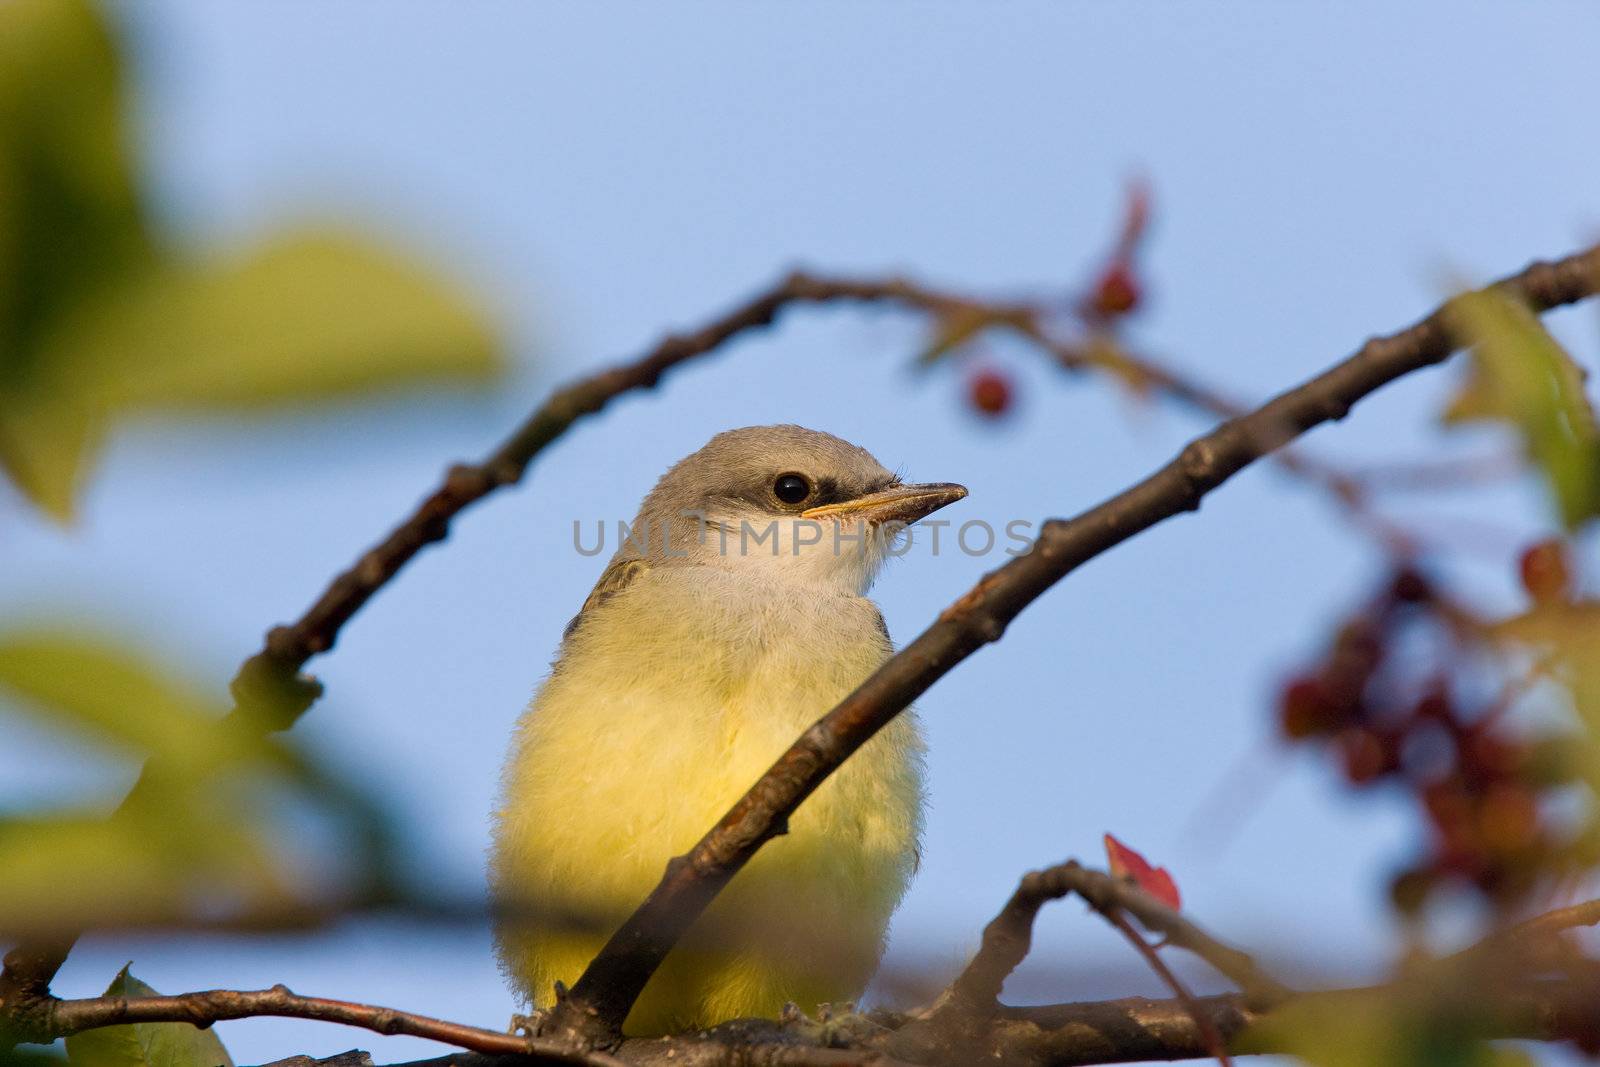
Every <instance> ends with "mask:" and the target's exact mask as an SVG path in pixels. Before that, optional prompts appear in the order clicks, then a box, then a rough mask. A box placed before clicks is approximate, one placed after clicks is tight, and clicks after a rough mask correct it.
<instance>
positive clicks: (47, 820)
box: [0, 789, 289, 940]
mask: <svg viewBox="0 0 1600 1067" xmlns="http://www.w3.org/2000/svg"><path fill="white" fill-rule="evenodd" d="M242 799H243V798H242V797H240V796H237V795H235V796H217V795H214V794H209V793H205V792H201V791H193V792H190V791H184V790H179V789H164V790H159V791H156V792H155V793H154V794H151V793H148V792H147V794H146V795H145V797H144V798H143V799H142V801H141V803H140V804H139V805H137V806H136V808H134V809H133V810H130V811H124V812H120V813H118V814H117V815H116V816H115V817H112V818H107V817H106V816H105V814H104V813H101V812H79V813H75V814H57V815H51V816H45V817H37V818H13V819H0V870H4V871H5V877H4V878H3V879H0V940H9V939H11V938H22V937H29V936H40V935H52V934H58V933H60V932H62V931H66V930H84V929H92V928H94V927H97V926H127V925H138V924H141V923H152V922H174V921H181V920H183V919H185V918H188V917H192V916H194V915H196V914H200V915H213V916H220V915H226V914H231V913H234V912H237V911H240V910H248V909H249V908H251V907H256V908H264V907H268V906H271V905H274V904H278V905H281V904H283V903H284V902H285V901H286V900H288V899H289V894H288V890H287V889H286V888H285V881H284V878H283V877H282V876H281V875H280V874H278V873H277V872H276V869H275V865H274V855H273V853H272V851H271V850H270V848H269V846H268V843H267V841H266V839H265V837H264V836H263V834H262V832H261V827H260V826H259V825H258V824H259V822H260V816H259V815H256V814H255V813H253V812H251V811H250V810H249V809H248V807H246V806H245V805H244V804H242V803H241V800H242Z"/></svg>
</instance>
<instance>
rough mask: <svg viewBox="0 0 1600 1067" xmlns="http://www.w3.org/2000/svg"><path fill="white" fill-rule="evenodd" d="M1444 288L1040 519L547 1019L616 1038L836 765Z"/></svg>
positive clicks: (1316, 400) (1580, 290) (1433, 328)
mask: <svg viewBox="0 0 1600 1067" xmlns="http://www.w3.org/2000/svg"><path fill="white" fill-rule="evenodd" d="M1498 284H1499V285H1500V286H1502V287H1504V288H1505V289H1507V290H1510V291H1511V292H1513V293H1515V294H1516V295H1518V296H1519V297H1520V298H1522V299H1523V300H1525V301H1526V302H1527V303H1528V304H1529V305H1530V306H1531V307H1533V308H1535V309H1537V310H1540V311H1543V310H1548V309H1550V308H1553V307H1557V306H1559V305H1562V304H1569V303H1572V302H1575V301H1577V300H1581V299H1583V298H1585V297H1588V296H1592V295H1594V293H1595V292H1596V290H1597V288H1600V246H1596V247H1593V248H1590V249H1588V250H1586V251H1584V252H1581V253H1578V254H1576V255H1573V256H1570V257H1568V258H1566V259H1563V260H1560V261H1557V262H1554V263H1535V264H1532V265H1531V266H1529V267H1528V268H1527V269H1525V270H1523V271H1522V272H1521V273H1519V274H1517V275H1514V276H1512V277H1510V278H1507V279H1505V280H1504V281H1502V282H1500V283H1498ZM1453 307H1454V302H1451V303H1448V304H1446V305H1444V306H1443V307H1441V308H1439V309H1438V310H1436V311H1434V312H1433V313H1432V314H1430V315H1429V316H1428V317H1427V318H1425V319H1423V320H1422V321H1420V322H1418V323H1417V324H1415V325H1413V326H1411V327H1409V328H1407V329H1405V330H1402V331H1400V332H1399V333H1396V334H1393V335H1391V336H1388V337H1382V338H1374V339H1373V340H1370V341H1368V342H1367V343H1366V344H1365V345H1363V346H1362V347H1361V349H1360V350H1359V351H1357V352H1356V353H1355V354H1354V355H1352V356H1350V357H1349V358H1348V359H1346V360H1344V361H1343V362H1341V363H1339V364H1336V365H1335V366H1333V367H1332V368H1330V369H1329V370H1327V371H1325V372H1323V373H1322V374H1319V375H1317V376H1316V377H1314V378H1312V379H1310V380H1309V381H1307V382H1305V383H1304V384H1302V385H1300V386H1298V387H1296V388H1294V389H1291V390H1289V391H1288V392H1285V393H1283V394H1281V395H1279V396H1278V397H1276V398H1275V399H1273V400H1272V401H1270V402H1268V403H1267V404H1266V405H1264V406H1262V407H1260V408H1258V409H1256V410H1255V411H1253V412H1251V413H1250V414H1248V415H1244V416H1242V417H1240V418H1235V419H1230V420H1229V421H1227V422H1225V423H1223V424H1222V425H1221V426H1219V427H1218V428H1217V429H1215V430H1214V431H1212V432H1211V433H1209V434H1206V435H1204V436H1202V437H1199V438H1196V439H1195V440H1194V441H1192V442H1190V444H1189V445H1188V446H1187V447H1186V448H1184V449H1183V451H1182V452H1181V453H1180V454H1179V455H1178V456H1177V457H1176V458H1175V459H1173V460H1172V461H1171V462H1170V463H1168V464H1167V465H1166V466H1165V467H1163V468H1162V469H1161V470H1159V471H1157V472H1156V473H1154V474H1152V475H1151V476H1150V477H1148V478H1146V479H1145V480H1144V481H1142V482H1140V483H1138V484H1137V485H1135V486H1133V487H1132V488H1130V489H1128V490H1126V491H1124V492H1122V493H1119V494H1118V495H1116V496H1115V497H1112V498H1111V499H1110V500H1107V501H1106V502H1104V503H1102V504H1100V505H1099V506H1097V507H1094V508H1091V509H1090V510H1089V511H1086V512H1084V513H1083V514H1081V515H1079V516H1078V517H1077V518H1075V519H1072V520H1061V519H1053V520H1051V521H1049V522H1047V523H1045V524H1044V526H1043V527H1042V529H1041V531H1040V535H1039V538H1038V540H1037V541H1036V542H1035V543H1034V546H1033V548H1032V550H1031V551H1030V552H1028V553H1027V554H1026V555H1023V556H1020V557H1018V558H1016V559H1014V560H1012V561H1011V562H1010V563H1008V564H1006V565H1005V566H1004V567H1001V568H999V569H998V570H995V571H993V572H991V573H989V574H988V575H985V576H984V578H983V579H982V580H981V581H979V583H978V584H977V585H976V586H975V587H973V588H972V589H971V590H969V591H968V592H967V593H966V594H965V595H963V596H962V597H961V598H960V599H958V600H957V601H956V602H955V603H954V604H952V605H950V607H948V608H946V609H945V611H944V612H943V613H942V614H941V615H940V616H939V618H938V620H937V621H935V622H934V623H933V625H932V626H930V627H929V628H928V629H926V630H924V631H923V632H922V634H921V635H919V636H918V637H917V638H916V639H915V640H914V641H912V642H911V644H909V645H907V646H906V647H905V648H904V649H903V650H902V651H901V652H900V653H899V654H898V655H896V656H894V657H893V658H892V659H890V660H889V661H888V662H886V663H885V664H884V665H883V666H882V667H880V668H879V669H878V670H877V671H875V672H874V673H873V674H872V675H871V677H869V678H868V679H867V680H866V681H865V682H863V683H862V684H861V685H860V686H859V687H858V688H857V689H856V691H855V692H854V693H852V694H850V695H849V696H848V697H846V698H845V699H844V700H843V701H842V702H841V703H840V704H839V705H838V706H837V707H835V708H834V709H833V710H832V711H830V712H828V713H827V714H826V715H825V716H823V717H822V718H821V719H819V720H818V721H817V722H816V723H815V724H813V725H812V726H811V728H810V729H808V730H807V731H806V732H805V733H804V734H803V735H801V737H800V738H799V739H798V740H797V741H795V743H794V744H793V745H792V746H791V747H790V748H789V750H788V751H787V752H785V753H784V754H783V755H782V756H780V757H779V758H778V761H777V762H776V763H774V764H773V765H772V767H771V768H769V769H768V770H767V772H766V773H765V774H763V775H762V776H761V778H760V779H759V780H758V781H757V782H756V783H755V784H754V785H753V786H752V787H751V788H750V791H749V792H748V793H746V794H745V795H744V796H743V797H742V798H741V799H740V800H739V801H738V802H737V803H735V804H734V806H733V807H732V808H731V809H729V811H728V812H727V813H726V814H725V815H724V816H723V817H722V819H721V820H720V821H719V822H718V823H717V825H716V826H714V827H712V828H711V829H710V830H709V831H708V832H707V833H706V834H705V836H704V837H702V838H701V839H700V841H699V842H698V843H697V844H696V845H695V846H694V848H693V849H691V850H690V851H689V852H688V853H687V854H686V855H683V856H679V857H677V858H675V859H673V860H672V861H671V862H670V863H669V864H668V865H667V870H666V873H665V874H664V875H663V876H662V878H661V881H660V882H659V883H658V884H657V885H656V887H655V889H654V890H652V891H651V893H650V895H649V896H648V897H647V898H646V899H645V901H644V903H642V904H641V905H640V906H639V908H638V910H636V911H635V912H634V913H633V915H632V916H630V917H629V918H628V919H627V921H626V922H624V923H623V925H622V926H621V927H620V928H619V929H618V930H617V932H616V933H615V934H613V935H612V937H611V939H610V940H609V941H608V942H607V943H606V945H605V947H604V948H603V949H602V950H601V952H600V954H599V955H598V956H597V957H596V958H595V959H594V961H593V962H592V963H590V965H589V967H588V969H587V970H585V971H584V973H583V975H582V976H581V977H580V978H579V979H578V982H577V983H576V984H575V985H574V986H573V988H572V990H571V991H570V992H569V994H568V995H567V997H566V998H565V999H564V1000H563V1001H562V1002H561V1003H559V1004H558V1005H557V1006H556V1008H555V1009H554V1010H553V1012H552V1014H551V1018H550V1020H549V1021H550V1025H551V1027H552V1030H553V1031H554V1032H566V1033H569V1034H571V1035H572V1036H575V1037H578V1038H581V1039H584V1040H589V1041H597V1042H614V1041H615V1040H616V1035H618V1034H619V1033H620V1031H621V1025H622V1022H623V1020H624V1019H625V1018H626V1017H627V1014H628V1012H629V1010H630V1009H631V1008H632V1006H633V1003H634V1001H635V1000H636V999H637V998H638V996H639V994H640V992H641V991H642V990H643V989H644V986H645V983H646V982H648V981H649V979H650V976H651V975H653V974H654V973H655V971H656V969H657V968H658V967H659V966H660V964H661V962H662V960H663V959H665V957H666V955H667V953H668V952H669V951H671V949H672V947H673V946H674V945H675V944H676V943H677V942H678V940H679V938H680V937H681V936H682V935H683V933H684V932H685V931H686V930H687V929H688V927H689V926H690V924H691V923H693V922H694V920H695V919H696V918H698V917H699V915H700V914H701V913H702V912H703V911H704V910H705V908H706V907H707V906H708V905H709V904H710V903H711V901H712V900H713V899H714V898H715V897H716V895H717V893H718V892H720V891H721V889H722V887H723V886H724V885H726V884H727V883H728V881H729V880H730V879H731V878H732V877H733V876H734V875H735V874H737V873H738V871H739V870H740V869H741V868H742V867H743V866H744V865H745V864H746V863H747V862H748V861H749V860H750V857H751V856H753V855H754V854H755V853H756V851H757V850H758V849H759V848H760V847H761V846H762V845H763V844H765V843H766V842H767V841H768V840H770V839H771V838H772V837H774V836H776V835H777V834H778V833H779V832H780V831H781V829H782V827H783V825H784V822H785V820H786V819H787V818H788V817H789V816H790V815H791V814H793V812H794V811H795V809H796V808H798V807H799V805H800V804H801V802H803V801H804V800H805V799H806V798H807V797H808V796H810V795H811V793H812V792H813V791H814V790H815V789H816V788H817V786H819V785H820V784H821V783H822V782H823V781H824V780H825V779H826V778H827V777H828V775H829V774H831V773H832V772H833V771H834V769H836V768H837V767H838V766H839V765H840V764H842V763H843V762H844V761H845V759H847V758H848V757H849V756H850V755H851V754H852V753H854V752H855V751H856V750H857V749H858V748H860V747H861V746H862V745H863V744H865V743H866V742H867V741H868V740H869V739H870V738H871V737H872V736H873V735H874V734H876V733H877V732H878V730H880V729H882V728H883V726H884V725H885V724H887V723H888V722H889V721H890V720H891V719H893V718H894V717H895V716H896V715H898V714H899V713H900V711H901V710H902V709H904V708H905V707H906V706H907V705H908V704H910V702H911V701H912V700H914V699H916V697H918V696H919V695H921V694H922V693H924V692H926V691H927V689H928V687H929V686H931V685H933V683H934V682H936V681H938V680H939V679H940V678H942V677H943V676H944V675H945V674H946V673H948V672H949V671H950V670H951V669H952V668H953V667H955V665H956V664H957V663H960V662H961V661H962V660H964V659H965V658H966V657H968V656H970V655H971V654H972V653H973V652H975V651H977V650H978V649H979V648H981V647H983V646H984V645H985V644H988V643H990V642H993V641H997V640H999V638H1000V636H1001V635H1002V634H1003V633H1004V632H1005V628H1006V626H1007V624H1009V623H1010V622H1011V620H1012V619H1014V618H1015V617H1016V616H1017V615H1018V614H1019V613H1020V612H1021V611H1022V610H1023V608H1025V607H1027V606H1028V605H1029V604H1031V603H1032V602H1033V601H1034V600H1035V599H1037V598H1038V597H1039V596H1040V595H1042V594H1043V593H1044V592H1045V590H1047V589H1049V588H1050V587H1051V586H1052V585H1054V584H1055V583H1056V582H1058V581H1060V580H1061V579H1062V578H1063V577H1065V576H1066V575H1067V574H1069V573H1070V572H1071V571H1072V570H1074V569H1075V568H1077V567H1078V566H1079V565H1081V564H1082V563H1084V562H1086V561H1088V560H1090V559H1092V558H1094V557H1095V556H1097V555H1099V554H1100V553H1101V552H1104V551H1106V550H1107V549H1109V548H1111V547H1113V546H1115V545H1117V544H1120V543H1121V542H1123V541H1125V540H1127V539H1128V538H1130V537H1133V536H1134V535H1135V534H1138V533H1140V532H1142V531H1144V530H1146V529H1149V528H1150V527H1151V526H1153V525H1155V524H1156V523H1158V522H1161V521H1163V520H1165V519H1168V518H1171V517H1172V516H1174V515H1178V514H1181V513H1183V512H1185V511H1193V510H1195V509H1197V508H1198V507H1199V506H1200V501H1201V500H1202V499H1203V498H1204V497H1205V495H1206V494H1207V493H1209V492H1210V491H1212V490H1213V489H1215V488H1216V487H1218V486H1219V485H1221V484H1222V483H1223V482H1225V481H1227V479H1228V478H1230V477H1232V476H1233V475H1234V474H1235V473H1237V472H1238V471H1240V470H1241V469H1243V468H1244V467H1245V466H1247V465H1249V464H1250V463H1252V462H1254V461H1255V460H1257V459H1259V458H1261V457H1262V456H1265V455H1267V454H1268V453H1270V452H1272V451H1273V450H1274V449H1276V448H1278V447H1280V446H1282V445H1283V444H1285V443H1287V442H1288V441H1290V440H1292V439H1294V438H1295V437H1297V436H1298V435H1300V434H1302V433H1304V432H1305V431H1307V430H1309V429H1311V428H1312V427H1314V426H1318V425H1320V424H1322V423H1324V422H1327V421H1330V420H1335V419H1340V418H1343V417H1344V416H1345V414H1346V413H1348V412H1349V410H1350V408H1351V406H1352V405H1354V404H1355V403H1356V402H1357V401H1359V400H1360V399H1362V398H1363V397H1365V396H1366V395H1368V394H1369V393H1371V392H1373V391H1374V390H1376V389H1378V388H1380V387H1382V386H1384V385H1386V384H1387V383H1389V382H1391V381H1393V380H1395V379H1396V378H1399V377H1401V376H1403V375H1405V374H1408V373H1410V372H1412V371H1415V370H1418V369H1420V368H1422V367H1427V366H1431V365H1433V364H1435V363H1439V362H1441V361H1443V360H1444V359H1445V358H1446V357H1448V356H1449V355H1450V354H1451V352H1452V351H1453V350H1454V349H1455V347H1456V345H1457V338H1456V335H1455V334H1454V333H1453V331H1452V329H1451V324H1450V319H1451V315H1452V308H1453Z"/></svg>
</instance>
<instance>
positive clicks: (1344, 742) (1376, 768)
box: [1339, 728, 1398, 785]
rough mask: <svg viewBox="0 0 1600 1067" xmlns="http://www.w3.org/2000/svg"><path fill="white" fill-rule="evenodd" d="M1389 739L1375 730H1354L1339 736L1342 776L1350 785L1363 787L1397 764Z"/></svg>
mask: <svg viewBox="0 0 1600 1067" xmlns="http://www.w3.org/2000/svg"><path fill="white" fill-rule="evenodd" d="M1393 749H1394V744H1393V741H1392V739H1391V738H1389V737H1386V736H1384V735H1382V734H1379V733H1378V732H1377V731H1375V730H1367V729H1361V728H1356V729H1352V730H1346V731H1345V732H1344V733H1342V734H1340V735H1339V750H1340V754H1341V755H1343V756H1344V776H1345V777H1346V778H1348V779H1349V780H1350V784H1351V785H1365V784H1366V783H1368V782H1370V781H1372V780H1373V779H1374V778H1377V777H1378V776H1379V775H1381V774H1382V773H1383V772H1384V771H1386V770H1389V769H1390V768H1391V767H1393V766H1394V765H1395V764H1396V763H1397V762H1398V757H1397V754H1396V753H1395V752H1394V751H1393Z"/></svg>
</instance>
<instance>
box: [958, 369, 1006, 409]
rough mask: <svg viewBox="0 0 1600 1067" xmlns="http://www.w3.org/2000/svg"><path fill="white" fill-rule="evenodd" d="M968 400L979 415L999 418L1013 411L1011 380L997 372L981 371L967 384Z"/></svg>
mask: <svg viewBox="0 0 1600 1067" xmlns="http://www.w3.org/2000/svg"><path fill="white" fill-rule="evenodd" d="M967 400H968V402H970V403H971V404H972V407H973V410H975V411H977V412H978V413H979V414H982V415H987V416H988V417H990V418H998V417H999V416H1001V415H1004V414H1005V413H1006V412H1007V411H1009V410H1010V409H1011V379H1010V378H1008V377H1006V376H1005V375H1004V374H1002V373H1000V372H999V371H997V370H981V371H979V372H978V373H976V374H974V375H973V376H972V380H971V381H969V382H968V383H967Z"/></svg>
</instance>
